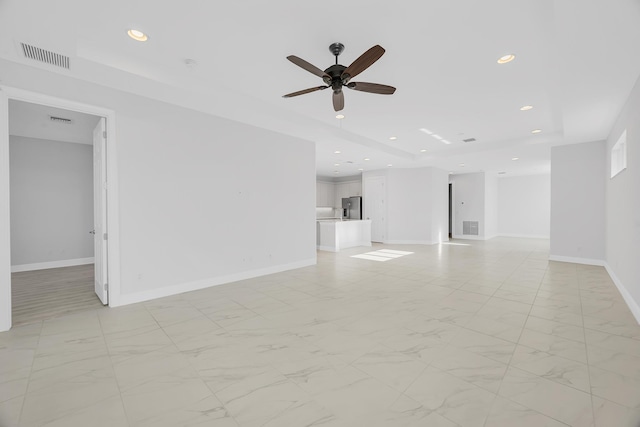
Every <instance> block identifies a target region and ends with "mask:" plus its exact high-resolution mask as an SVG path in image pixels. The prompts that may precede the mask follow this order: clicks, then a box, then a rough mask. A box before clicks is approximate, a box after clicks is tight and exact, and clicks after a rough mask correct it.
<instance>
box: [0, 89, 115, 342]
mask: <svg viewBox="0 0 640 427" xmlns="http://www.w3.org/2000/svg"><path fill="white" fill-rule="evenodd" d="M10 99H13V100H16V101H24V102H30V103H33V104H40V105H47V106H50V107H56V108H63V109H66V110H72V111H78V112H81V113H86V114H92V115H95V116H101V117H105V118H106V119H107V170H106V175H107V177H108V186H109V188H108V192H107V221H108V223H109V245H108V249H107V257H108V259H109V262H108V265H107V269H108V275H109V306H110V307H117V306H118V305H120V223H119V217H118V212H119V208H118V174H117V170H118V169H117V164H116V162H117V156H116V149H117V145H116V126H115V111H113V110H109V109H106V108H102V107H98V106H94V105H88V104H83V103H80V102H76V101H71V100H67V99H62V98H56V97H52V96H48V95H44V94H41V93H36V92H30V91H26V90H23V89H18V88H13V87H9V86H3V85H0V332H2V331H7V330H9V329H10V328H11V237H10V232H11V221H10V209H9V197H10V193H9V191H10V190H9V188H10V187H9V100H10Z"/></svg>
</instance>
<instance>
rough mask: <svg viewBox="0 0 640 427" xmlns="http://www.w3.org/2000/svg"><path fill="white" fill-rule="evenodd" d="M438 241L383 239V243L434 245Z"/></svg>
mask: <svg viewBox="0 0 640 427" xmlns="http://www.w3.org/2000/svg"><path fill="white" fill-rule="evenodd" d="M437 243H440V242H433V241H431V240H385V242H384V244H385V245H435V244H437Z"/></svg>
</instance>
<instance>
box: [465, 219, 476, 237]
mask: <svg viewBox="0 0 640 427" xmlns="http://www.w3.org/2000/svg"><path fill="white" fill-rule="evenodd" d="M462 234H463V235H468V236H477V235H478V221H462Z"/></svg>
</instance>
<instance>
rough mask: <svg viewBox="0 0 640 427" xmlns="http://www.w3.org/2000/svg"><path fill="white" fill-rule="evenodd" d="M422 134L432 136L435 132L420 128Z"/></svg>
mask: <svg viewBox="0 0 640 427" xmlns="http://www.w3.org/2000/svg"><path fill="white" fill-rule="evenodd" d="M420 132H424V133H426V134H427V135H432V134H433V132H431V131H430V130H429V129H425V128H420Z"/></svg>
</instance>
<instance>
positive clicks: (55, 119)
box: [49, 116, 71, 125]
mask: <svg viewBox="0 0 640 427" xmlns="http://www.w3.org/2000/svg"><path fill="white" fill-rule="evenodd" d="M49 119H50V120H51V121H52V122H56V123H63V124H66V125H70V124H71V119H66V118H64V117H56V116H49Z"/></svg>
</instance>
